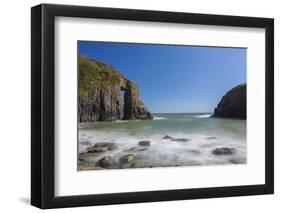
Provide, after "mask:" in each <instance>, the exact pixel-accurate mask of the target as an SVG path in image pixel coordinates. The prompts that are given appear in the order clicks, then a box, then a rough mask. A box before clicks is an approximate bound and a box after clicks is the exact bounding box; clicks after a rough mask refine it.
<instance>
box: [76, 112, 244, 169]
mask: <svg viewBox="0 0 281 213" xmlns="http://www.w3.org/2000/svg"><path fill="white" fill-rule="evenodd" d="M153 116H154V119H153V120H133V121H123V120H122V121H114V122H95V123H80V124H79V141H78V150H79V156H82V155H83V153H85V152H87V148H89V147H91V146H94V145H95V144H96V143H100V142H110V143H115V144H116V145H117V147H118V148H117V149H115V150H110V151H106V152H102V153H99V154H95V155H91V156H87V158H85V159H83V162H82V161H81V162H80V160H78V167H79V166H80V168H83V166H85V165H86V166H88V167H89V166H91V165H92V166H94V165H96V163H97V162H98V161H99V160H100V159H101V158H103V157H105V156H110V157H112V159H115V160H116V161H118V159H120V158H121V157H122V156H124V155H126V154H133V155H134V158H135V159H137V161H136V162H135V163H134V164H133V165H130V167H124V168H146V167H166V166H203V165H221V164H240V163H246V154H247V153H246V150H247V149H246V148H247V143H246V120H240V119H223V118H213V117H211V114H209V113H161V114H153ZM167 135H168V136H170V137H172V138H175V139H185V140H183V141H180V140H179V141H177V140H169V139H163V137H165V136H167ZM144 140H145V141H150V146H147V147H145V149H138V147H139V145H138V142H139V141H144ZM223 147H227V148H234V149H235V152H234V153H233V154H222V155H216V154H214V153H213V150H215V149H216V148H223ZM79 156H78V159H79ZM93 168H94V167H93ZM111 168H123V167H122V166H120V165H119V164H114V166H112V167H111ZM81 170H83V169H81Z"/></svg>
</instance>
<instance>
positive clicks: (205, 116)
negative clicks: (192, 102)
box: [194, 114, 212, 118]
mask: <svg viewBox="0 0 281 213" xmlns="http://www.w3.org/2000/svg"><path fill="white" fill-rule="evenodd" d="M211 116H212V114H204V115H196V116H194V117H195V118H210V117H211Z"/></svg>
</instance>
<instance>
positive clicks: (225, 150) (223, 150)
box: [212, 147, 236, 155]
mask: <svg viewBox="0 0 281 213" xmlns="http://www.w3.org/2000/svg"><path fill="white" fill-rule="evenodd" d="M235 152H236V149H235V148H229V147H221V148H216V149H214V150H213V151H212V153H213V154H214V155H231V154H234V153H235Z"/></svg>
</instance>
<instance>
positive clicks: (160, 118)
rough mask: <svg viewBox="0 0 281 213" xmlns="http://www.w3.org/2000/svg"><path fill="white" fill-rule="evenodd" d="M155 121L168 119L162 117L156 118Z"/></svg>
mask: <svg viewBox="0 0 281 213" xmlns="http://www.w3.org/2000/svg"><path fill="white" fill-rule="evenodd" d="M153 120H166V118H164V117H160V116H154V117H153Z"/></svg>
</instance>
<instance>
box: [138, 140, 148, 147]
mask: <svg viewBox="0 0 281 213" xmlns="http://www.w3.org/2000/svg"><path fill="white" fill-rule="evenodd" d="M138 144H139V146H150V141H140V142H139V143H138Z"/></svg>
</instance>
